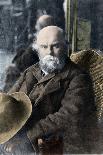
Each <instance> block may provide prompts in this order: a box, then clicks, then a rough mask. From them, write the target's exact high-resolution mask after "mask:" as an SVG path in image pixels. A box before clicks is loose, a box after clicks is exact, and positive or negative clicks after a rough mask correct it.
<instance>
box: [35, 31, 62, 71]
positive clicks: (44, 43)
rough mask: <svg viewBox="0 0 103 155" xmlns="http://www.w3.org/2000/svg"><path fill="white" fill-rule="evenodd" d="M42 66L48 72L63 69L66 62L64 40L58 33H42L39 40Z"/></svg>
mask: <svg viewBox="0 0 103 155" xmlns="http://www.w3.org/2000/svg"><path fill="white" fill-rule="evenodd" d="M37 45H38V55H39V58H40V65H41V68H42V69H43V70H46V72H53V71H54V70H59V69H62V67H63V66H64V61H65V54H64V50H65V49H64V38H63V35H62V34H60V33H59V32H56V31H51V32H49V33H48V32H47V33H46V32H45V33H42V34H41V35H40V36H39V37H38V38H37Z"/></svg>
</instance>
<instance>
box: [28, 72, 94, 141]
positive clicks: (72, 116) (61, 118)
mask: <svg viewBox="0 0 103 155" xmlns="http://www.w3.org/2000/svg"><path fill="white" fill-rule="evenodd" d="M93 101H94V100H93V94H92V91H91V84H90V78H89V76H88V75H87V74H79V75H76V76H74V77H73V78H72V80H71V82H70V84H69V86H68V88H67V90H66V92H65V95H64V97H63V99H62V101H61V108H60V109H59V111H58V112H56V113H53V114H49V115H48V116H47V117H46V118H45V119H42V120H40V121H39V122H38V123H37V124H36V125H35V126H34V127H32V129H31V130H30V131H29V132H28V135H29V137H30V139H31V140H34V139H35V138H37V137H39V136H41V135H43V134H44V135H45V134H48V133H50V132H54V133H55V132H56V131H58V130H62V131H64V130H65V129H66V128H68V129H69V130H71V132H72V129H73V127H76V126H77V124H79V123H80V122H85V123H84V125H86V126H87V127H88V123H87V121H86V119H87V117H88V120H91V119H92V118H91V114H92V113H95V110H96V108H95V105H94V102H93ZM89 116H90V117H89ZM82 125H83V124H82ZM92 127H93V126H92Z"/></svg>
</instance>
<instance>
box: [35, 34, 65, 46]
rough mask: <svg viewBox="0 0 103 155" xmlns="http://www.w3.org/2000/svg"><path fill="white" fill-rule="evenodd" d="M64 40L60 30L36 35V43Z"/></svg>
mask: <svg viewBox="0 0 103 155" xmlns="http://www.w3.org/2000/svg"><path fill="white" fill-rule="evenodd" d="M61 41H64V36H63V34H62V33H61V32H55V31H54V32H52V31H51V32H47V33H46V32H44V33H41V34H39V35H38V37H37V44H38V45H41V44H52V43H56V42H61Z"/></svg>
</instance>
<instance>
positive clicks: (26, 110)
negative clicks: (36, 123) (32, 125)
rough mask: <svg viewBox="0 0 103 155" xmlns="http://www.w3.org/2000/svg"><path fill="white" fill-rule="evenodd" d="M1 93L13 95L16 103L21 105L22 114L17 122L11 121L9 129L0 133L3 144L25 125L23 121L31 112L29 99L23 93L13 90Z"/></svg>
mask: <svg viewBox="0 0 103 155" xmlns="http://www.w3.org/2000/svg"><path fill="white" fill-rule="evenodd" d="M3 95H5V96H8V97H13V98H14V99H16V101H17V104H19V105H20V106H21V107H22V108H21V109H22V111H21V113H22V114H21V115H20V117H19V118H20V119H19V120H18V119H17V122H12V123H14V125H13V126H12V128H11V129H10V130H9V131H7V132H3V133H0V144H3V143H5V142H7V141H8V140H9V139H11V138H12V137H13V136H14V135H15V134H16V133H17V132H18V131H19V130H20V129H21V128H22V127H23V126H24V125H25V123H26V122H27V120H28V119H29V117H30V115H31V113H32V104H31V101H30V99H29V97H28V96H27V95H26V94H25V93H23V92H15V93H12V94H9V95H7V94H4V93H3ZM20 106H19V107H20ZM15 117H17V116H16V114H15ZM14 121H15V119H14Z"/></svg>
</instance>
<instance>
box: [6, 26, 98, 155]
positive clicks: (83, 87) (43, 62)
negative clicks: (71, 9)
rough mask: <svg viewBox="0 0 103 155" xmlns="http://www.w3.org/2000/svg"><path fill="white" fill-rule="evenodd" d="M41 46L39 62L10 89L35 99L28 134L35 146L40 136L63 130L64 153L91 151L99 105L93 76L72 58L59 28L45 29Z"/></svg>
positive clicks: (41, 33) (39, 37)
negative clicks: (93, 86) (96, 101)
mask: <svg viewBox="0 0 103 155" xmlns="http://www.w3.org/2000/svg"><path fill="white" fill-rule="evenodd" d="M37 46H38V56H39V59H40V61H39V63H37V64H35V65H33V66H31V67H30V68H28V69H27V70H25V71H24V73H23V74H22V76H21V77H20V79H19V80H18V81H17V82H16V84H15V85H14V87H13V88H12V89H11V90H10V91H9V93H13V92H25V93H26V94H27V95H28V96H29V98H30V100H31V102H32V105H33V112H32V115H31V118H30V119H29V121H28V123H27V125H26V133H27V135H28V138H29V140H30V142H31V144H32V146H33V148H35V144H36V140H37V139H38V138H40V137H43V136H44V137H46V136H47V135H48V136H49V135H52V134H55V133H57V134H58V133H61V134H62V138H63V151H64V153H72V154H74V153H76V154H78V153H91V146H93V142H94V143H95V139H94V137H93V134H92V133H93V132H95V131H94V129H95V128H96V107H95V105H94V98H93V92H92V84H91V80H90V77H89V75H88V74H87V73H85V71H83V70H81V69H80V68H79V67H78V66H77V65H75V64H74V63H73V62H71V60H70V59H69V57H68V54H67V45H66V41H65V36H64V32H63V30H62V29H60V28H59V27H57V26H48V27H46V28H43V29H42V30H41V31H40V32H39V33H38V35H37ZM92 138H93V141H92Z"/></svg>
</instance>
